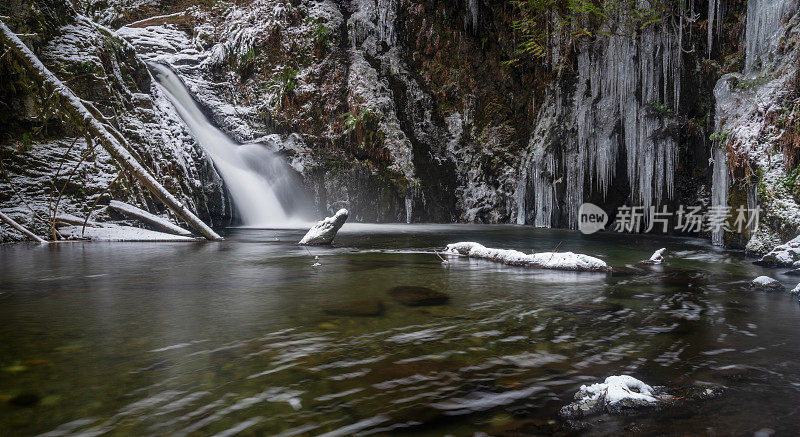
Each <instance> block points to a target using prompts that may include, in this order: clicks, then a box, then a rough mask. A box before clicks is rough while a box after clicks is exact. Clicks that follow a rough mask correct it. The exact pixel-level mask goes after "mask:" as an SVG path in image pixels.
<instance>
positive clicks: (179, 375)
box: [0, 224, 800, 436]
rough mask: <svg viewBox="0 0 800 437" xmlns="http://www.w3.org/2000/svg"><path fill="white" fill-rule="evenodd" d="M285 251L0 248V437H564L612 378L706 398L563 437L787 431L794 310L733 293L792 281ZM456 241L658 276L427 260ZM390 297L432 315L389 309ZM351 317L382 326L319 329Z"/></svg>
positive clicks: (737, 261)
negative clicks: (540, 260) (359, 312)
mask: <svg viewBox="0 0 800 437" xmlns="http://www.w3.org/2000/svg"><path fill="white" fill-rule="evenodd" d="M302 235H303V231H300V230H296V231H294V230H258V229H238V230H230V231H229V232H228V234H227V240H226V241H224V242H219V243H199V244H192V243H188V244H187V243H77V242H76V243H63V244H52V245H48V246H42V247H38V246H33V245H27V244H12V245H0V339H2V341H0V435H35V434H40V433H47V432H50V433H51V434H50V435H72V434H76V435H78V434H84V435H97V434H106V435H131V434H135V435H214V434H218V433H219V434H220V435H233V434H235V433H236V432H237V431H238V432H241V433H242V435H286V436H288V435H322V434H326V433H327V434H326V435H354V434H360V435H367V434H377V435H381V434H397V433H408V434H412V433H413V434H420V435H445V434H452V435H473V434H474V433H481V432H483V433H487V434H489V435H529V434H537V433H538V434H550V433H554V432H566V429H567V428H565V426H566V424H565V423H564V421H563V420H561V419H560V418H559V415H558V410H559V408H561V407H562V406H563V405H565V404H567V403H569V402H570V401H571V398H572V395H573V394H574V393H575V391H576V390H577V389H578V387H580V385H581V384H586V383H590V382H594V381H597V380H602V379H604V378H605V377H606V376H609V375H613V374H620V373H627V374H630V375H632V376H635V377H637V378H639V379H642V380H644V381H645V382H647V383H650V384H652V385H666V386H670V387H686V386H706V385H711V386H721V387H725V389H724V390H723V394H722V395H721V396H720V397H717V398H714V399H710V400H706V401H702V402H698V403H697V404H695V405H691V406H689V407H686V408H681V409H677V410H667V411H663V412H658V413H654V414H647V415H640V416H633V417H605V418H603V420H602V421H601V422H597V423H595V424H594V425H592V426H590V427H588V428H584V429H583V430H582V431H580V432H583V433H586V434H597V435H615V434H618V433H624V432H634V431H635V432H641V433H651V434H663V433H674V434H708V433H715V434H717V435H730V434H752V433H755V432H758V431H769V430H774V431H776V432H778V433H779V434H791V433H792V432H793V431H796V430H797V429H798V426H799V425H800V360H798V357H800V306H798V303H797V299H796V298H793V297H791V296H790V295H789V294H788V292H784V293H764V292H756V291H752V290H750V289H749V287H748V282H749V281H750V280H751V279H752V278H754V277H755V276H758V275H761V274H769V275H771V276H774V277H776V278H777V279H779V280H780V281H781V282H783V283H784V285H785V286H787V287H789V288H792V287H794V285H795V284H796V282H797V280H796V279H794V280H792V278H791V277H788V276H782V275H781V273H780V271H777V270H771V269H766V268H762V267H758V266H755V265H753V264H752V263H751V260H750V259H747V258H745V257H744V256H743V255H741V254H737V253H731V252H724V251H720V250H719V249H716V248H714V247H712V246H710V245H709V244H708V243H707V242H705V241H702V240H695V239H679V238H666V237H665V238H654V237H650V236H646V237H645V236H628V235H617V234H595V235H591V236H584V235H582V234H580V233H577V232H570V231H556V230H541V229H533V228H531V227H522V226H511V225H498V226H489V225H350V224H348V225H346V226H345V227H344V228H343V229H342V231H341V232H340V234H339V236H338V237H337V239H336V244H335V246H334V247H330V248H319V247H309V248H304V247H299V246H297V245H295V244H294V242H296V241H297V240H299V239H300V237H302ZM465 240H466V241H478V242H480V243H483V244H484V245H486V246H488V247H502V248H515V249H519V250H523V251H526V252H528V251H530V250H536V251H549V250H552V249H553V248H554V247H558V248H559V249H558V250H559V251H574V252H580V253H585V254H588V255H593V256H597V257H600V258H602V259H604V260H605V261H606V262H608V263H609V264H610V265H612V266H614V267H615V268H625V267H626V266H629V265H633V264H636V263H637V262H638V261H640V260H642V259H647V258H648V257H649V256H650V254H651V253H652V252H653V251H654V250H656V249H658V248H660V247H666V248H667V249H668V252H667V255H668V259H667V262H666V263H665V264H664V265H663V266H654V267H650V268H647V269H646V270H645V271H644V272H642V273H641V274H619V275H617V274H614V275H608V274H598V273H575V272H556V271H547V270H534V269H526V268H519V267H510V266H503V265H499V264H495V263H492V262H489V261H483V260H468V259H464V258H450V262H449V263H447V264H444V263H442V261H441V260H440V259H439V257H438V256H437V255H436V254H435V253H434V252H433V250H434V249H441V248H442V247H443V246H444V245H446V244H447V243H452V242H457V241H465ZM316 257H318V259H316ZM315 263H319V264H320V265H318V266H314V264H315ZM396 286H424V287H429V288H431V289H433V290H436V291H439V292H443V293H446V294H447V295H449V297H450V300H449V302H448V303H447V304H446V305H440V306H420V307H410V306H404V305H402V304H401V303H399V302H397V301H396V300H395V299H394V298H393V296H392V295H391V294H390V293H388V291H389V290H390V289H392V288H393V287H396ZM353 299H358V300H373V301H374V300H380V301H381V302H382V305H383V309H384V311H383V313H382V314H381V315H378V316H366V317H356V316H334V315H329V314H328V313H326V309H329V308H330V307H331V306H336V305H339V306H341V305H342V304H343V303H345V302H348V301H350V300H353ZM21 404H28V405H21Z"/></svg>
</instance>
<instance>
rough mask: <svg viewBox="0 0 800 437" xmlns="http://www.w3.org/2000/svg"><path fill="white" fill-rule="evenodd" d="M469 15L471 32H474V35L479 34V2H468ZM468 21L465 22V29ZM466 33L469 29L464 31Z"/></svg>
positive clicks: (472, 0) (470, 0)
mask: <svg viewBox="0 0 800 437" xmlns="http://www.w3.org/2000/svg"><path fill="white" fill-rule="evenodd" d="M466 3H467V13H468V14H469V17H468V18H469V20H471V21H469V24H470V30H471V31H472V34H473V35H477V34H478V23H479V19H480V6H478V0H467V2H466ZM466 24H467V21H466V20H464V27H467V26H466ZM464 30H465V31H466V30H467V29H464Z"/></svg>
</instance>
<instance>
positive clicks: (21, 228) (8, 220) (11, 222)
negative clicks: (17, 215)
mask: <svg viewBox="0 0 800 437" xmlns="http://www.w3.org/2000/svg"><path fill="white" fill-rule="evenodd" d="M0 219H2V220H3V221H4V222H6V223H8V224H9V225H11V227H12V228H14V229H16V230H18V231H20V232H22V233H23V234H25V236H26V237H28V238H30V239H31V240H33V241H35V242H37V243H39V244H44V243H47V241H44V240H42V239H41V238H40V237H39V236H37V235H36V234H34V233H33V232H31V231H29V230H27V229H25V227H24V226H22V225H21V224H19V223H17V222H15V221H14V219H12V218H11V217H9V216H7V215H5V214H3V212H2V211H0Z"/></svg>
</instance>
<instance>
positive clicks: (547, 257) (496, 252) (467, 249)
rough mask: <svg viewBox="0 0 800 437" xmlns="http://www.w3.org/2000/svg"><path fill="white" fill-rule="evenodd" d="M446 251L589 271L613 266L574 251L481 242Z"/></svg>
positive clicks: (458, 246) (465, 244)
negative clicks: (531, 251)
mask: <svg viewBox="0 0 800 437" xmlns="http://www.w3.org/2000/svg"><path fill="white" fill-rule="evenodd" d="M445 253H448V254H451V255H466V256H468V257H470V258H482V259H488V260H490V261H497V262H501V263H503V264H508V265H512V266H526V267H536V268H542V269H554V270H575V271H587V272H609V271H611V270H612V269H611V266H609V265H608V264H606V262H605V261H603V260H601V259H598V258H595V257H591V256H588V255H582V254H580V253H572V252H542V253H535V254H530V255H529V254H526V253H522V252H520V251H518V250H508V249H491V248H487V247H484V246H483V245H482V244H479V243H473V242H461V243H453V244H448V245H447V247H446V248H445Z"/></svg>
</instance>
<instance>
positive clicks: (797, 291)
mask: <svg viewBox="0 0 800 437" xmlns="http://www.w3.org/2000/svg"><path fill="white" fill-rule="evenodd" d="M790 293H792V294H800V284H797V285H795V287H794V288H793V289H792V291H791V292H790Z"/></svg>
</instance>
